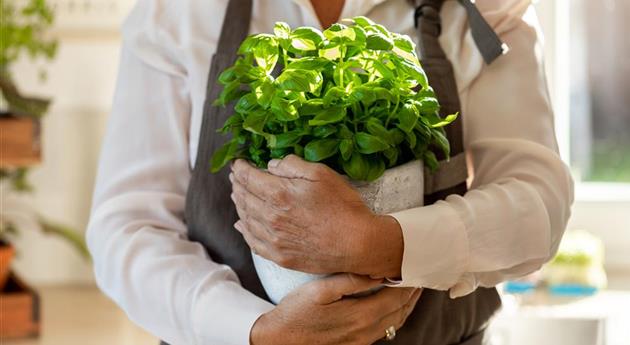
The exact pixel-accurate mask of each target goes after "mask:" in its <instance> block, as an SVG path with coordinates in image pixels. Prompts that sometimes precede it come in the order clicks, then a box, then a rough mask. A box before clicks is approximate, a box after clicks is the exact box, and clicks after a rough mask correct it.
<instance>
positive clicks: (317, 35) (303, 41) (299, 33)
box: [289, 27, 324, 51]
mask: <svg viewBox="0 0 630 345" xmlns="http://www.w3.org/2000/svg"><path fill="white" fill-rule="evenodd" d="M289 40H290V41H291V46H292V47H293V48H295V49H297V50H299V51H311V50H315V49H317V47H318V46H319V44H320V43H321V42H322V41H323V40H324V35H323V34H322V33H321V31H319V30H317V29H315V28H310V27H299V28H297V29H295V30H293V32H292V33H291V35H289Z"/></svg>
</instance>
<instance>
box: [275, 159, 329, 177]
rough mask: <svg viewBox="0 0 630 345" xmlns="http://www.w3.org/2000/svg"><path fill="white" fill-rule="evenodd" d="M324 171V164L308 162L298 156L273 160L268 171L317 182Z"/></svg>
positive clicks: (282, 175)
mask: <svg viewBox="0 0 630 345" xmlns="http://www.w3.org/2000/svg"><path fill="white" fill-rule="evenodd" d="M322 169H325V166H324V165H323V164H320V163H311V162H307V161H305V160H303V159H302V158H300V157H298V156H296V155H288V156H286V157H284V158H283V159H272V160H270V161H269V163H268V164H267V170H268V171H269V172H270V173H271V174H273V175H276V176H280V177H285V178H302V179H306V180H316V177H317V173H318V171H320V170H322Z"/></svg>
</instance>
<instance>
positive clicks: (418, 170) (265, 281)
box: [252, 160, 424, 304]
mask: <svg viewBox="0 0 630 345" xmlns="http://www.w3.org/2000/svg"><path fill="white" fill-rule="evenodd" d="M423 169H424V165H423V163H422V161H419V160H416V161H412V162H409V163H406V164H403V165H400V166H397V167H394V168H391V169H388V170H386V171H385V173H384V174H383V176H381V177H380V178H378V179H377V180H375V181H373V182H357V181H351V184H352V185H353V186H354V187H355V188H356V189H357V190H358V191H359V193H360V194H361V197H362V198H363V200H364V201H365V203H366V204H367V205H368V207H370V209H371V210H372V211H373V212H375V213H377V214H388V213H392V212H397V211H402V210H406V209H410V208H414V207H418V206H422V204H423V201H424V171H423ZM252 258H253V261H254V266H255V267H256V272H257V273H258V277H259V278H260V281H261V283H262V285H263V287H264V288H265V291H266V292H267V295H268V296H269V298H270V299H271V301H272V302H273V303H275V304H277V303H278V302H280V300H281V299H282V298H283V297H284V296H286V295H287V294H288V293H289V292H291V291H292V290H294V289H295V288H297V287H299V286H301V285H302V284H305V283H307V282H310V281H313V280H316V279H320V278H322V277H324V276H325V275H316V274H310V273H304V272H298V271H294V270H290V269H287V268H283V267H281V266H279V265H277V264H276V263H274V262H273V261H270V260H267V259H265V258H263V257H260V256H258V255H256V254H254V253H252Z"/></svg>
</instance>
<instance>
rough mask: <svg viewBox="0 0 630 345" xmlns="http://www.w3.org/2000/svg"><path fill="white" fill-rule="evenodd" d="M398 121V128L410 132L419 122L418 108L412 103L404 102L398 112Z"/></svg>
mask: <svg viewBox="0 0 630 345" xmlns="http://www.w3.org/2000/svg"><path fill="white" fill-rule="evenodd" d="M398 121H399V122H398V125H397V126H398V128H400V129H402V130H403V131H404V132H405V133H410V132H411V131H412V130H413V128H414V127H415V126H416V123H417V122H418V109H417V108H416V107H415V106H413V105H412V104H409V103H405V104H403V106H402V107H401V108H400V111H399V112H398Z"/></svg>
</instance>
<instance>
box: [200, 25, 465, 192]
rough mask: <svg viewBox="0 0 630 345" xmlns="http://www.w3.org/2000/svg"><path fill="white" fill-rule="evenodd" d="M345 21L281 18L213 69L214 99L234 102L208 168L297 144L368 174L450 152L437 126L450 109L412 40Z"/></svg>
mask: <svg viewBox="0 0 630 345" xmlns="http://www.w3.org/2000/svg"><path fill="white" fill-rule="evenodd" d="M344 22H348V25H344V24H334V25H332V26H331V27H330V28H328V29H326V30H325V31H324V32H321V31H319V30H317V29H314V28H311V27H299V28H296V29H291V28H290V27H289V25H287V24H286V23H281V22H280V23H276V24H275V27H274V34H273V35H271V34H257V35H252V36H249V37H248V38H247V39H245V40H244V41H243V43H242V44H241V46H240V48H239V51H238V54H239V58H238V59H237V60H236V62H235V63H234V65H233V66H231V67H229V68H227V69H226V70H225V71H223V72H222V73H221V75H220V76H219V83H220V84H222V85H223V86H224V89H223V91H222V93H221V94H220V96H219V98H218V99H217V100H216V101H215V105H219V106H226V105H228V104H230V103H231V102H232V101H236V103H235V105H234V114H233V115H231V116H230V117H229V118H228V119H227V121H226V122H225V124H224V126H223V128H222V129H220V130H219V131H220V132H221V133H224V134H230V133H231V135H232V137H231V139H230V140H229V141H228V142H227V143H226V144H225V145H224V146H223V147H222V148H220V149H219V150H217V151H216V152H215V153H214V155H213V157H212V162H211V171H212V172H217V171H219V170H220V169H221V168H222V167H223V166H225V165H226V164H227V163H228V162H229V161H231V160H233V159H235V158H244V159H248V160H250V161H251V162H253V163H254V164H255V165H256V166H258V167H260V168H265V167H266V166H267V162H268V161H269V160H271V159H273V158H283V157H284V156H286V155H288V154H295V155H298V156H300V157H303V158H304V159H305V160H307V161H311V162H322V163H325V164H327V165H328V166H330V167H331V168H333V169H334V170H336V171H337V172H339V173H341V174H346V175H347V176H348V177H350V178H351V179H353V180H363V181H372V180H375V179H377V178H378V177H380V176H381V175H382V174H383V172H384V171H385V169H386V168H390V167H394V166H397V165H401V164H404V163H406V162H409V161H411V160H414V159H422V160H423V161H424V163H425V165H427V166H428V167H430V168H432V169H435V168H436V167H437V164H438V162H437V159H436V156H435V154H434V151H435V150H441V151H442V152H443V153H444V155H445V156H448V154H449V143H448V141H447V139H446V136H445V134H444V130H443V128H442V127H443V126H445V125H447V124H449V123H451V122H452V121H453V120H455V118H456V117H457V114H453V115H449V116H447V117H445V118H441V117H440V116H439V114H438V111H439V104H438V101H437V99H436V97H435V93H434V91H433V89H432V88H431V87H430V86H429V84H428V81H427V76H426V74H425V73H424V71H423V70H422V66H421V65H420V61H419V60H418V57H417V55H416V52H415V44H414V42H413V41H412V40H411V39H410V38H409V36H406V35H400V34H396V33H392V32H389V31H388V30H387V29H386V28H385V27H383V26H382V25H379V24H376V23H374V22H373V21H371V20H370V19H368V18H366V17H355V18H353V19H349V20H346V21H344Z"/></svg>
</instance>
